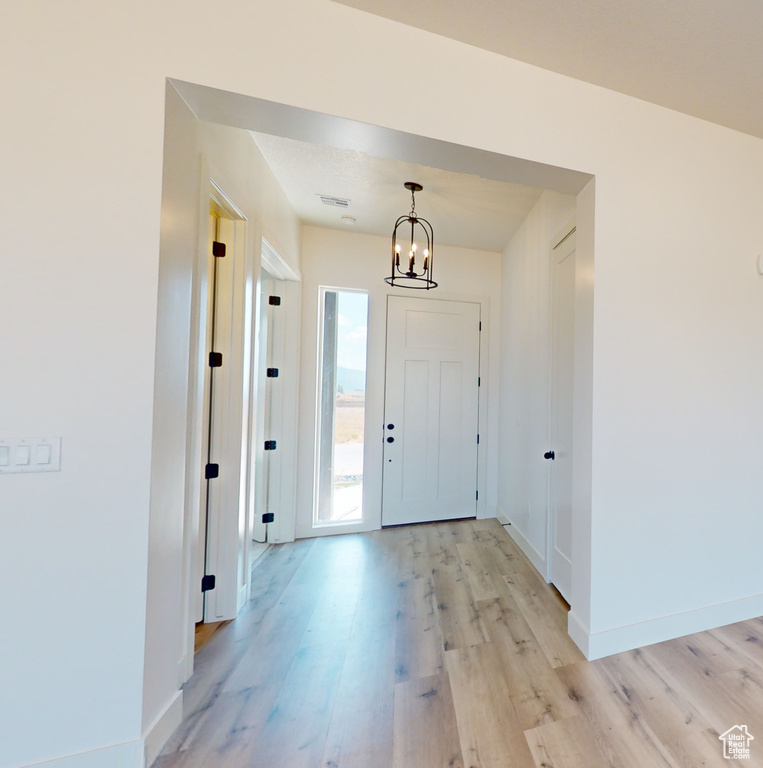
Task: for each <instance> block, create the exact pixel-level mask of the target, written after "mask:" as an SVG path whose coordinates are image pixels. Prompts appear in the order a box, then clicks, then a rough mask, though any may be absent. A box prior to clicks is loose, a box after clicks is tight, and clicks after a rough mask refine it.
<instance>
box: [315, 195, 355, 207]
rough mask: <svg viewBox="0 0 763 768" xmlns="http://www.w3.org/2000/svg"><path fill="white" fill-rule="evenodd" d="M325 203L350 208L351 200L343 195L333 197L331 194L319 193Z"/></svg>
mask: <svg viewBox="0 0 763 768" xmlns="http://www.w3.org/2000/svg"><path fill="white" fill-rule="evenodd" d="M318 197H320V199H321V202H322V203H323V204H324V205H333V206H334V207H335V208H349V207H350V201H349V200H345V199H344V198H343V197H331V196H330V195H318Z"/></svg>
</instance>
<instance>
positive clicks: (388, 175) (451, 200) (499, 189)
mask: <svg viewBox="0 0 763 768" xmlns="http://www.w3.org/2000/svg"><path fill="white" fill-rule="evenodd" d="M251 135H252V138H253V139H254V141H255V143H256V144H257V146H258V147H259V149H260V152H262V154H263V156H264V157H265V160H266V162H267V163H268V165H269V166H270V168H271V169H272V170H273V173H274V175H275V177H276V178H277V179H278V182H279V184H280V185H281V187H282V188H283V190H284V192H285V193H286V196H287V197H288V199H289V202H290V203H291V205H292V207H293V208H294V210H295V212H296V214H297V216H298V217H299V218H300V220H301V221H302V222H303V223H305V224H314V225H316V226H323V227H330V228H341V229H347V230H349V231H353V232H360V233H363V234H369V235H381V236H384V237H389V236H390V235H391V233H392V227H393V225H394V223H395V220H396V219H397V217H398V216H400V215H402V214H405V213H408V211H409V210H410V201H411V196H410V192H408V190H407V189H405V188H404V187H403V183H404V182H406V181H417V182H419V183H420V184H423V186H424V190H423V191H422V192H420V193H418V194H417V195H416V212H417V213H418V214H419V215H420V216H422V217H423V218H425V219H427V220H429V221H430V222H431V224H432V226H433V227H434V231H435V241H436V243H439V244H442V245H455V246H461V247H468V248H477V249H479V250H485V251H502V250H503V248H504V246H505V245H506V244H507V243H508V241H509V240H510V239H511V236H512V235H513V233H514V232H515V231H516V229H517V227H518V226H519V225H520V224H521V223H522V221H523V219H524V218H525V216H526V215H527V214H528V213H529V211H530V209H531V208H532V207H533V205H534V204H535V202H536V201H537V199H538V197H539V196H540V194H541V191H542V190H540V189H534V188H532V187H525V186H521V185H519V184H508V183H505V182H500V181H494V180H490V179H484V178H480V177H479V176H473V175H469V174H463V173H454V172H452V171H444V170H440V169H437V168H429V167H426V166H423V165H417V164H414V163H409V162H403V161H401V160H393V159H385V158H378V157H372V156H371V155H368V154H366V153H363V152H358V151H355V150H347V149H337V148H335V147H328V146H323V145H318V144H311V143H307V142H303V141H297V140H295V139H288V138H283V137H280V136H272V135H269V134H264V133H255V132H251ZM320 195H328V196H331V197H339V198H344V199H349V200H350V206H349V208H348V209H344V208H335V207H332V206H327V205H325V204H324V203H322V202H321V200H320ZM342 216H352V217H353V218H355V219H356V222H355V224H354V225H348V224H347V223H345V222H344V221H343V220H342Z"/></svg>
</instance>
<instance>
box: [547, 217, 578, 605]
mask: <svg viewBox="0 0 763 768" xmlns="http://www.w3.org/2000/svg"><path fill="white" fill-rule="evenodd" d="M576 232H577V224H576V219H575V218H572V219H570V220H569V221H568V222H567V223H566V224H565V225H564V227H562V228H561V229H559V230H558V231H557V233H556V234H555V235H554V237H553V238H551V241H550V243H549V251H548V259H549V261H548V266H549V289H550V290H549V309H548V328H549V335H548V439H547V441H546V442H547V445H548V449H549V450H555V448H554V444H553V441H554V437H555V421H554V416H555V400H556V391H555V384H554V379H555V375H556V365H555V363H554V333H555V326H556V323H555V320H554V317H555V311H556V301H557V296H556V285H555V280H554V267H555V259H556V255H555V251H556V249H557V248H558V247H559V246H561V245H562V243H564V242H565V241H566V240H568V239H569V238H570V237H572V236H574V235H575V234H576ZM576 250H577V249H576ZM576 285H577V282H576ZM573 374H574V357H573ZM573 402H574V395H573ZM573 429H574V420H573ZM573 444H574V434H573ZM571 461H572V462H573V470H574V449H573V455H572V458H571ZM553 469H554V467H553V462H550V461H549V462H548V467H547V472H546V551H545V563H544V568H543V578H544V579H545V580H546V582H547V583H549V584H553V581H552V573H551V570H552V565H551V558H552V554H553V548H554V534H555V531H556V525H555V523H556V520H555V515H554V508H553V504H554V490H555V488H554V483H553ZM570 504H572V499H570ZM571 516H572V521H571V522H574V515H572V512H571ZM572 573H573V568H572V559H570V598H571V594H572V587H571V580H572Z"/></svg>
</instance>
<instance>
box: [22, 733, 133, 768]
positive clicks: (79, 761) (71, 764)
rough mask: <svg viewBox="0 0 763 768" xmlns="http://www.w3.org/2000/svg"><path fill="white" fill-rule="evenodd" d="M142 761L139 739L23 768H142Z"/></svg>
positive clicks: (31, 764)
mask: <svg viewBox="0 0 763 768" xmlns="http://www.w3.org/2000/svg"><path fill="white" fill-rule="evenodd" d="M143 759H144V758H143V740H142V739H139V740H137V741H128V742H126V743H124V744H113V745H112V746H110V747H103V748H102V749H94V750H92V751H90V752H80V753H79V754H76V755H68V756H67V757H57V758H55V759H54V760H45V761H44V762H42V763H28V764H27V765H26V766H25V768H38V767H39V768H105V767H106V766H108V768H144V763H143Z"/></svg>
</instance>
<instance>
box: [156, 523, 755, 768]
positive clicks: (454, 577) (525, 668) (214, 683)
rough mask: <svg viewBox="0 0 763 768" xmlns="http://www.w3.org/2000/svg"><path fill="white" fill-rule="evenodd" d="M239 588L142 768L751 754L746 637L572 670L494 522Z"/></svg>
mask: <svg viewBox="0 0 763 768" xmlns="http://www.w3.org/2000/svg"><path fill="white" fill-rule="evenodd" d="M253 577H254V579H253V582H254V586H253V594H254V595H255V599H254V600H252V601H251V602H250V603H249V605H248V606H247V607H246V608H245V609H244V611H243V612H242V613H241V615H240V616H239V618H238V619H237V620H236V621H235V622H232V623H231V624H229V625H227V626H225V627H223V628H221V629H220V630H219V631H218V632H216V633H215V634H214V635H213V637H212V639H211V640H210V641H209V642H208V643H207V644H206V645H205V646H204V647H203V648H202V649H201V650H200V651H199V653H198V654H197V657H196V672H195V674H194V677H193V678H192V679H191V681H190V682H189V683H188V684H187V685H186V687H185V712H186V718H185V720H184V722H183V724H182V726H181V728H180V729H179V731H178V733H177V734H176V735H175V737H174V738H173V739H172V740H171V741H170V743H169V744H168V746H167V748H166V750H165V752H164V753H163V756H162V757H161V758H160V759H159V760H158V762H157V763H156V764H155V765H156V766H158V767H159V768H202V767H203V768H245V767H246V768H250V767H251V768H255V767H256V768H260V767H262V768H265V767H266V766H267V767H268V768H318V767H319V766H322V767H324V768H390V767H391V766H394V768H442V767H443V766H454V767H456V768H458V767H460V766H463V767H465V768H514V767H516V768H573V767H574V768H582V767H585V768H606V766H618V768H652V766H655V767H657V766H671V767H673V768H679V767H680V768H684V767H685V766H702V765H709V766H712V765H723V764H724V763H723V744H722V743H721V742H720V741H719V740H718V736H719V735H720V734H721V733H723V732H725V731H726V730H727V729H729V728H731V727H732V726H734V725H738V724H742V723H744V724H746V725H747V726H748V727H749V730H750V733H752V734H754V735H757V734H760V738H762V739H763V647H761V646H762V645H763V644H762V643H761V642H760V638H761V637H763V623H762V622H761V620H753V621H748V622H742V623H740V624H736V625H732V626H729V627H725V628H722V629H719V630H712V631H710V632H704V633H700V634H698V635H693V636H689V637H686V638H682V639H679V640H672V641H669V642H666V643H661V644H659V645H655V646H650V647H648V648H645V649H642V650H636V651H632V652H629V653H624V654H620V655H618V656H612V657H609V658H607V659H603V660H600V661H597V662H592V663H589V662H586V661H585V660H584V659H583V657H582V654H581V653H580V651H579V650H578V649H577V648H576V647H575V646H574V644H573V643H572V641H571V640H570V639H569V638H568V636H567V633H566V605H565V604H564V603H563V602H562V601H561V600H560V599H559V597H558V596H557V594H556V592H555V591H554V590H553V588H551V587H549V586H548V585H546V584H544V583H543V582H542V580H541V579H540V578H539V576H538V575H537V573H536V572H535V570H534V569H533V568H532V566H530V564H529V563H528V561H527V560H526V558H525V557H524V555H523V554H522V553H521V552H520V551H519V550H518V548H517V547H516V546H515V545H514V543H513V542H512V540H511V539H510V537H509V536H508V535H507V534H506V533H505V531H504V530H503V529H502V528H501V526H500V524H499V523H498V522H497V521H496V520H480V521H465V522H458V523H443V524H434V525H423V526H411V527H406V528H397V529H389V530H385V531H381V532H376V533H370V534H358V535H348V536H334V537H325V538H318V539H306V540H301V541H297V542H295V543H293V544H285V545H278V546H274V547H271V549H270V550H269V551H268V552H267V553H266V554H265V556H264V557H263V558H262V559H261V561H260V564H259V565H258V567H257V568H255V570H254V572H253ZM750 749H751V758H752V759H750V760H747V761H746V764H747V765H752V766H759V765H763V760H761V757H763V743H761V746H760V747H757V744H756V743H755V742H754V741H753V742H752V744H751V746H750Z"/></svg>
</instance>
